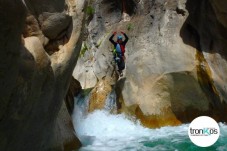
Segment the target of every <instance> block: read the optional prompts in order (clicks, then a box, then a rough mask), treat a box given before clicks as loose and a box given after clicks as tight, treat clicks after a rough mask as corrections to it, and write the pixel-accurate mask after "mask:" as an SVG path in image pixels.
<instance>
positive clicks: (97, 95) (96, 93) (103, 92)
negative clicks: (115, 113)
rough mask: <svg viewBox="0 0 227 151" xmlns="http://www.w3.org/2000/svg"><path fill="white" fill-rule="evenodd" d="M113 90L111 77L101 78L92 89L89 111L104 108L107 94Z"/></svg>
mask: <svg viewBox="0 0 227 151" xmlns="http://www.w3.org/2000/svg"><path fill="white" fill-rule="evenodd" d="M111 91H112V88H111V85H110V79H108V78H105V79H103V80H100V81H99V82H98V83H97V85H96V86H95V87H94V89H93V90H92V91H91V96H90V99H89V108H88V112H93V111H94V110H97V109H103V108H104V106H105V103H106V99H107V96H108V95H109V94H110V92H111Z"/></svg>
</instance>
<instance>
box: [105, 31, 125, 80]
mask: <svg viewBox="0 0 227 151" xmlns="http://www.w3.org/2000/svg"><path fill="white" fill-rule="evenodd" d="M116 34H117V32H114V33H113V34H112V36H111V37H110V39H109V40H110V42H111V43H112V44H113V45H114V50H113V55H114V60H115V63H116V64H117V68H118V69H117V71H118V72H119V75H120V76H123V73H122V71H123V70H124V69H125V56H124V53H125V45H126V43H127V42H128V36H127V35H126V34H125V33H124V32H121V34H123V35H124V37H125V40H124V41H123V37H122V36H121V35H118V36H117V42H115V41H114V40H113V37H114V36H115V35H116Z"/></svg>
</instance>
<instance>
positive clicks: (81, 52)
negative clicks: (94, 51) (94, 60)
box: [80, 44, 88, 57]
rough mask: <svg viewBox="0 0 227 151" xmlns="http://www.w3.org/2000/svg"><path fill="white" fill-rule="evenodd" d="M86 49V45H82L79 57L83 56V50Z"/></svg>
mask: <svg viewBox="0 0 227 151" xmlns="http://www.w3.org/2000/svg"><path fill="white" fill-rule="evenodd" d="M87 50H88V47H87V45H86V44H84V45H83V47H82V49H81V50H80V57H82V56H83V57H84V54H85V52H86V51H87Z"/></svg>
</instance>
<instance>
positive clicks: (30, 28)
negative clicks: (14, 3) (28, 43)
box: [23, 14, 49, 46]
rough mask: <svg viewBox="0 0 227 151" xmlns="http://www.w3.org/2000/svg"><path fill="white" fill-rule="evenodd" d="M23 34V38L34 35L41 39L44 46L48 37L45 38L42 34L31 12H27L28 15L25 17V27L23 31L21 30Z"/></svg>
mask: <svg viewBox="0 0 227 151" xmlns="http://www.w3.org/2000/svg"><path fill="white" fill-rule="evenodd" d="M23 36H24V38H26V37H32V36H36V37H38V38H39V40H40V41H41V43H42V44H43V45H44V46H45V45H46V44H47V43H48V42H49V39H48V38H46V37H45V36H44V35H43V33H42V31H41V30H40V27H39V23H38V21H37V20H36V18H35V17H34V16H33V15H31V14H28V16H27V17H26V21H25V28H24V31H23Z"/></svg>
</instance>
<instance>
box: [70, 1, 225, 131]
mask: <svg viewBox="0 0 227 151" xmlns="http://www.w3.org/2000/svg"><path fill="white" fill-rule="evenodd" d="M110 4H112V2H107V1H105V3H99V2H97V3H95V4H94V5H93V6H94V7H95V8H100V9H99V10H98V11H96V13H95V14H94V17H93V19H92V21H91V22H90V24H89V26H88V27H89V30H88V32H89V36H88V38H87V40H86V42H85V43H86V44H88V46H89V49H90V50H91V51H86V53H85V55H84V57H83V58H82V59H80V61H81V62H82V63H80V64H83V62H84V64H89V65H90V66H91V67H92V68H90V66H89V65H88V66H89V68H86V67H85V68H84V69H81V70H80V73H79V72H77V74H80V75H88V73H90V71H87V70H92V71H91V72H93V73H94V74H95V76H96V77H97V78H98V79H101V78H102V77H105V76H107V77H113V76H112V75H114V74H110V73H111V72H113V71H114V70H113V69H114V66H113V64H111V61H112V53H111V50H112V49H113V48H112V45H111V43H110V42H109V41H108V38H109V37H110V36H111V33H112V32H113V31H118V32H119V31H121V30H123V31H125V32H126V33H127V34H128V36H129V42H128V44H127V46H126V73H125V78H124V79H122V80H120V81H119V82H118V83H117V85H119V86H117V88H118V89H117V91H118V93H117V94H118V99H119V102H121V109H122V111H124V112H127V113H130V114H133V115H136V116H137V117H138V118H139V119H140V120H141V121H142V123H143V124H144V125H146V126H148V127H161V126H165V125H178V124H180V123H186V122H191V120H192V119H194V118H195V117H197V116H200V115H208V116H211V117H213V118H215V119H216V120H217V121H227V118H226V117H225V116H223V115H225V114H226V112H227V110H226V109H227V105H226V98H227V92H226V83H227V82H226V76H225V73H226V72H227V70H226V68H227V64H226V53H225V51H224V50H225V48H226V20H225V17H223V16H224V14H225V12H226V11H225V8H226V7H225V6H226V5H225V4H226V3H225V2H223V1H221V0H220V1H213V0H209V1H206V0H204V1H196V0H188V1H186V0H177V1H149V0H143V1H138V3H137V10H136V14H135V15H134V16H133V17H131V20H130V21H126V22H124V21H118V20H117V19H116V18H117V17H118V16H117V15H116V14H117V12H116V11H117V10H116V11H111V10H112V8H110V7H109V6H110ZM101 6H102V7H101ZM111 6H113V7H114V5H111ZM204 12H206V13H204ZM204 14H206V15H204ZM111 15H112V16H115V18H114V17H109V16H111ZM116 16H117V17H116ZM107 18H108V19H107ZM119 18H120V19H121V17H119ZM110 23H111V24H110ZM208 24H209V26H207V25H208ZM91 57H94V58H93V60H92V61H90V60H89V59H88V58H91ZM75 70H76V71H78V67H76V68H75ZM74 77H79V76H78V75H74ZM119 89H120V90H119Z"/></svg>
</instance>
